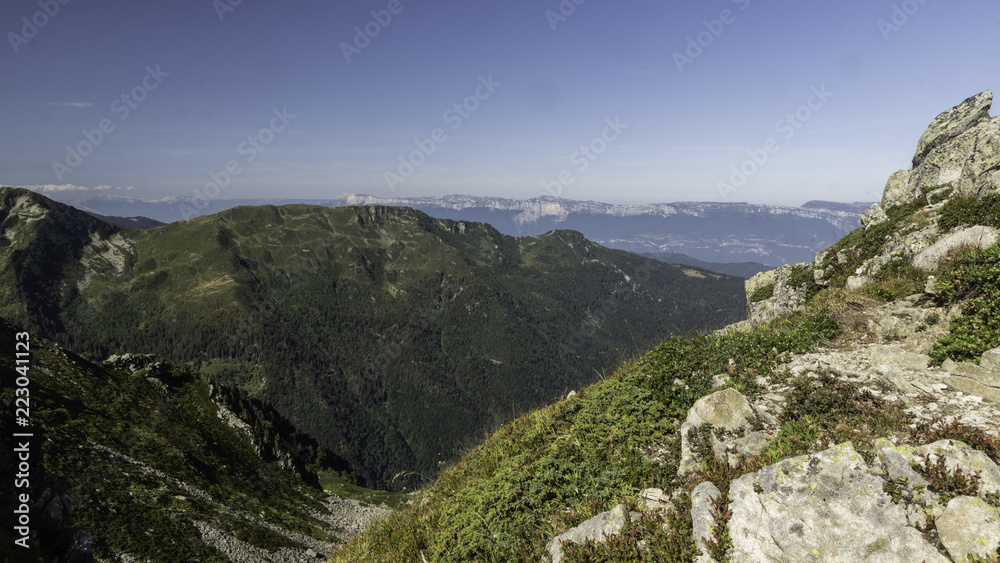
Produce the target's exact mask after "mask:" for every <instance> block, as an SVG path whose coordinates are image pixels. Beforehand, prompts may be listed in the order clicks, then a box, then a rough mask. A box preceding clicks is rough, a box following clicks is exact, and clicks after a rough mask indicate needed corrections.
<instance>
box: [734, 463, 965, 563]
mask: <svg viewBox="0 0 1000 563" xmlns="http://www.w3.org/2000/svg"><path fill="white" fill-rule="evenodd" d="M872 473H873V472H872V471H871V470H870V468H869V467H868V466H867V465H866V464H865V462H864V460H863V459H862V458H861V456H860V455H859V454H858V453H857V452H856V451H855V450H854V448H853V447H852V446H851V444H850V443H847V444H843V445H839V446H835V447H833V448H830V449H828V450H826V451H823V452H820V453H818V454H813V455H807V456H799V457H794V458H790V459H786V460H784V461H782V462H780V463H777V464H775V465H769V466H767V467H764V468H763V469H761V470H760V471H758V472H757V473H749V474H747V475H744V476H742V477H740V478H739V479H737V480H736V481H734V482H733V483H732V485H731V487H730V491H729V498H730V505H729V507H730V509H731V510H732V517H731V519H730V520H729V535H730V537H731V538H732V545H733V556H732V560H733V561H741V562H747V563H757V562H760V563H774V562H784V561H826V562H830V563H841V562H842V563H856V562H862V561H868V562H875V561H878V562H884V563H890V562H892V563H895V562H898V563H911V562H913V561H926V562H927V563H946V562H947V561H948V559H947V558H945V557H944V556H943V555H941V554H940V553H939V552H938V551H937V549H935V548H934V546H933V545H931V544H930V543H928V542H927V541H925V540H924V538H923V535H922V534H921V533H920V532H919V531H917V530H916V529H915V528H913V527H911V526H909V525H908V520H907V515H906V511H905V509H904V508H903V507H902V506H900V505H896V504H893V502H892V499H891V498H890V497H889V495H888V494H886V493H885V492H884V491H883V489H882V487H883V485H884V481H882V479H880V478H879V477H877V476H875V475H873V474H872Z"/></svg>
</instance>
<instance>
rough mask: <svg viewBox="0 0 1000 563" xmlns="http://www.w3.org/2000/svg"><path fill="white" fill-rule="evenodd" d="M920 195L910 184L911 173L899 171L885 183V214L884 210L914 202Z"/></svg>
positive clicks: (883, 203)
mask: <svg viewBox="0 0 1000 563" xmlns="http://www.w3.org/2000/svg"><path fill="white" fill-rule="evenodd" d="M918 193H919V192H917V190H916V188H914V187H913V186H912V185H911V184H910V171H909V170H899V171H898V172H896V173H895V174H893V175H892V176H889V180H888V181H887V182H886V183H885V190H884V191H883V192H882V208H883V213H885V212H884V209H888V208H890V207H892V206H894V205H900V204H903V203H909V202H911V201H913V200H914V199H916V198H917V194H918Z"/></svg>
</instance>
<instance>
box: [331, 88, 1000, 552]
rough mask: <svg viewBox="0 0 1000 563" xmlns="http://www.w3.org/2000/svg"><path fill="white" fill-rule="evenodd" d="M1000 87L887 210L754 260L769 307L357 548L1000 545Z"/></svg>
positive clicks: (759, 298) (518, 424)
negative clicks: (830, 240)
mask: <svg viewBox="0 0 1000 563" xmlns="http://www.w3.org/2000/svg"><path fill="white" fill-rule="evenodd" d="M990 99H991V95H990V93H988V92H987V93H984V94H980V95H979V96H976V97H974V98H970V100H969V101H966V102H965V103H963V104H961V105H959V106H957V107H956V108H954V109H952V110H950V111H948V112H945V113H944V114H942V115H941V116H939V117H938V118H937V119H935V120H934V122H933V123H932V124H931V126H930V127H929V129H928V132H927V133H926V134H925V135H924V136H923V137H922V139H921V141H920V143H919V147H918V150H917V154H916V156H915V158H914V166H913V168H912V169H911V170H909V171H906V172H901V173H897V174H896V175H894V176H893V178H892V179H890V181H889V184H888V185H887V188H886V196H885V197H884V198H883V201H882V203H880V204H878V205H876V206H874V207H872V208H871V209H870V210H869V211H868V212H867V213H866V220H865V224H864V227H863V228H859V229H856V230H855V231H853V232H851V233H850V234H848V235H847V236H846V237H844V238H843V239H842V240H840V241H839V242H837V243H836V244H834V245H833V246H832V247H830V248H829V249H827V250H826V251H823V252H821V253H819V254H818V255H817V256H816V257H815V258H814V259H813V260H812V261H811V262H806V263H800V264H796V265H789V266H785V267H783V268H780V269H778V270H773V271H770V272H765V273H762V274H760V275H758V276H756V277H754V278H752V279H750V280H748V281H747V283H746V288H747V297H748V301H750V302H751V318H750V320H749V321H748V322H744V323H740V324H738V325H733V326H731V327H729V328H727V329H725V330H723V331H720V332H718V333H717V334H715V335H711V336H705V337H692V338H673V339H671V340H670V341H668V342H665V343H663V344H662V345H661V346H659V347H657V348H656V349H654V350H652V351H650V352H649V353H648V354H646V355H645V356H643V357H641V358H639V359H638V360H635V361H633V362H628V363H626V364H624V365H623V366H622V367H621V368H620V369H619V370H618V371H617V372H616V373H615V374H613V375H612V376H611V377H608V378H607V379H605V380H604V381H602V382H601V383H598V384H596V385H594V386H591V387H588V388H586V389H583V390H582V391H581V392H580V393H579V394H577V393H572V394H571V397H568V398H567V399H566V400H564V401H561V402H558V403H556V404H554V405H551V406H549V407H546V408H543V409H540V410H539V411H536V412H533V413H530V414H529V415H526V416H525V417H522V418H521V419H519V420H517V421H515V422H513V423H511V424H510V425H508V426H506V427H504V428H503V429H501V430H500V431H498V432H497V433H496V434H495V435H494V436H492V437H490V438H489V439H488V440H487V441H486V443H485V444H484V445H483V446H482V447H480V448H477V449H476V450H474V451H473V452H471V453H470V454H469V455H468V456H467V457H466V458H465V459H464V460H463V461H462V462H461V463H460V464H458V465H457V466H456V467H454V468H451V469H449V470H448V471H446V472H445V473H444V475H443V476H442V478H441V479H440V480H439V481H438V482H437V483H435V484H433V485H431V486H430V487H428V489H426V490H425V491H424V492H423V493H421V498H420V501H419V502H418V503H416V504H415V506H414V508H412V509H410V510H408V511H407V512H405V513H403V514H401V515H398V516H397V517H394V518H393V519H391V520H390V521H389V522H387V523H386V524H384V525H379V526H376V527H375V528H373V529H370V530H368V531H367V532H366V533H365V534H364V535H363V536H362V537H361V538H359V540H358V541H356V542H355V543H352V544H350V545H348V547H347V548H345V550H344V551H343V552H341V553H339V554H337V555H335V560H336V561H349V560H351V558H352V557H355V558H357V557H359V555H360V554H365V555H366V556H369V557H370V558H371V559H372V560H389V558H388V557H382V556H381V555H379V554H381V553H382V551H380V550H383V549H386V550H387V549H390V548H391V547H398V546H401V545H403V546H408V547H407V548H404V549H402V550H401V551H400V552H399V554H400V556H401V557H402V558H403V559H406V560H410V559H412V560H421V559H422V558H425V557H426V560H438V559H448V560H484V561H487V560H497V561H499V560H515V559H516V560H529V559H534V560H538V559H541V560H543V561H553V562H556V561H567V560H587V561H624V560H657V561H691V560H696V561H699V562H709V561H740V562H743V561H750V562H758V561H759V562H767V563H780V562H789V563H790V562H799V561H835V562H845V563H847V562H857V561H869V562H874V561H879V562H900V563H903V562H906V563H909V562H912V561H926V562H928V563H930V562H947V561H966V560H967V559H966V557H967V556H969V555H972V556H974V557H979V558H981V559H978V560H979V561H996V557H997V556H998V555H1000V465H998V464H1000V320H998V319H1000V246H998V245H997V244H996V242H997V240H998V239H1000V236H998V232H997V229H998V228H1000V193H997V192H998V191H1000V190H998V186H997V182H996V180H997V163H996V160H995V158H996V155H997V151H996V150H995V147H996V146H997V142H998V141H1000V136H998V134H997V130H996V122H997V119H996V118H990V117H989V114H988V112H989V101H990ZM991 159H993V160H991ZM484 518H485V520H484ZM357 546H364V551H359V550H358V548H357ZM407 549H409V551H407ZM385 553H389V551H385Z"/></svg>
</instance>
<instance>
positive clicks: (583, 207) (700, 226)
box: [58, 193, 870, 267]
mask: <svg viewBox="0 0 1000 563" xmlns="http://www.w3.org/2000/svg"><path fill="white" fill-rule="evenodd" d="M58 195H59V197H60V198H63V199H62V200H61V201H64V202H66V203H69V204H71V205H74V206H76V207H78V208H80V209H83V210H86V211H90V212H92V213H97V214H102V215H109V216H120V217H134V216H145V217H149V218H152V219H155V220H158V221H162V222H173V221H179V220H183V219H187V218H190V217H194V216H197V215H200V214H203V213H217V212H219V211H222V210H225V209H228V208H231V207H235V206H238V205H250V206H255V205H284V204H290V203H306V204H309V205H321V206H326V207H330V206H350V205H383V206H405V207H410V208H413V209H418V210H420V211H423V212H425V213H427V214H428V215H430V216H432V217H439V218H444V219H452V220H456V221H475V222H484V223H489V224H491V225H493V226H494V227H495V228H496V229H497V230H498V231H500V232H501V233H504V234H508V235H512V236H534V235H540V234H544V233H546V232H548V231H550V230H553V229H571V230H577V231H579V232H581V233H583V235H584V236H585V237H587V238H588V239H590V240H592V241H594V242H597V243H598V244H601V245H602V246H605V247H608V248H617V249H620V250H627V251H629V252H635V253H668V254H669V253H674V254H683V255H686V256H688V257H691V258H693V259H695V260H700V261H704V262H709V263H713V262H714V263H741V262H754V263H761V264H764V265H767V266H772V267H775V266H781V265H783V264H787V263H794V262H799V261H802V260H807V259H809V258H810V257H811V256H813V255H815V254H816V252H818V251H819V250H820V249H822V248H826V247H827V246H829V245H831V244H833V243H834V242H835V241H837V240H838V239H840V238H841V237H842V236H844V235H845V234H846V233H848V232H850V231H851V230H853V229H855V228H856V227H857V226H858V225H859V224H860V219H861V213H862V212H863V211H864V210H865V209H867V208H868V207H869V206H870V203H834V202H826V201H810V202H807V203H805V204H803V205H802V206H801V207H786V206H776V205H760V204H748V203H659V204H647V205H613V204H607V203H597V202H592V201H573V200H567V199H556V198H551V197H547V196H543V197H539V198H534V199H528V200H517V199H506V198H498V197H478V196H465V195H451V196H442V197H417V198H404V197H375V196H369V195H354V194H343V195H340V196H338V197H336V198H333V199H328V200H321V199H313V200H291V199H215V200H196V199H193V198H191V197H188V198H175V199H170V200H163V201H146V200H142V199H139V198H122V197H95V198H89V197H86V196H84V195H79V194H77V195H71V194H70V193H60V194H58Z"/></svg>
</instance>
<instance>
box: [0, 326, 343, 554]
mask: <svg viewBox="0 0 1000 563" xmlns="http://www.w3.org/2000/svg"><path fill="white" fill-rule="evenodd" d="M15 331H20V329H15V328H13V327H12V326H11V325H10V324H8V322H7V321H6V320H4V319H0V341H2V342H4V343H5V345H4V346H3V348H2V349H0V377H2V379H3V381H4V386H3V389H2V391H0V396H2V402H3V404H4V405H9V406H10V408H11V411H12V412H11V415H13V409H14V405H15V395H16V396H17V397H18V398H19V399H21V400H22V401H20V402H19V403H18V405H17V406H19V407H25V406H26V411H25V413H26V414H27V421H28V424H27V425H26V426H17V427H15V426H14V422H15V420H14V418H13V417H12V416H9V415H8V416H4V417H0V432H2V433H3V435H4V436H8V437H9V436H12V434H13V433H15V432H18V433H29V434H31V435H30V436H28V437H24V438H15V442H14V443H11V442H9V441H8V440H5V441H4V442H3V444H0V470H2V471H3V473H4V475H8V476H11V475H14V474H15V473H23V480H22V479H20V478H19V479H17V480H15V479H5V480H4V481H3V483H0V493H2V494H0V499H2V500H0V510H3V511H4V513H5V514H13V513H14V510H15V509H16V508H17V507H18V506H19V505H18V502H15V499H18V498H19V496H20V495H22V494H25V495H27V496H28V499H29V500H28V503H27V504H28V506H30V521H29V522H28V525H27V527H28V528H29V529H30V530H31V531H32V532H33V537H32V541H31V542H30V543H31V544H32V546H31V547H30V548H24V547H21V546H15V544H14V541H13V540H14V539H15V538H12V537H11V534H12V528H10V527H8V526H5V527H4V530H3V532H2V536H3V545H4V549H8V548H9V549H11V550H12V551H11V552H10V554H11V556H12V557H13V558H12V559H10V560H11V561H37V560H42V561H50V560H53V558H55V557H59V558H60V559H59V560H61V561H70V560H72V561H87V560H93V559H90V558H89V557H90V556H91V555H93V556H97V557H99V558H102V559H103V560H109V559H111V558H113V557H116V556H117V555H118V554H123V553H124V554H129V555H131V556H133V557H138V558H139V559H140V560H150V561H229V560H230V558H229V557H226V556H224V555H223V553H222V552H220V551H219V550H217V549H216V548H214V547H212V546H211V545H209V544H210V543H211V542H207V541H205V540H204V539H203V538H204V537H205V535H206V534H209V530H215V532H212V533H213V534H219V533H224V534H226V535H228V536H230V537H232V538H236V539H238V540H239V541H241V542H245V543H246V544H248V546H250V547H249V548H246V549H259V550H266V551H269V552H276V551H277V550H280V549H286V550H290V551H288V552H287V553H289V554H291V553H299V554H305V552H306V550H307V549H309V548H315V551H317V552H320V553H324V552H329V551H330V549H332V547H333V545H332V544H333V543H335V542H337V541H340V537H341V532H340V530H338V529H337V528H336V527H335V526H333V525H332V524H331V523H330V522H329V521H326V519H325V518H324V515H328V514H329V513H330V509H329V508H328V507H327V506H326V505H325V504H324V500H325V499H326V496H327V495H326V494H324V493H323V491H322V490H321V489H320V488H319V487H318V485H317V484H316V474H315V471H317V470H323V469H337V468H338V467H339V468H343V467H344V464H343V463H342V462H338V460H336V459H334V458H332V457H331V456H329V455H328V454H325V453H323V452H322V451H320V450H319V448H318V447H317V446H316V444H315V442H311V441H309V440H308V439H307V438H305V437H303V436H301V435H298V434H297V433H296V432H295V430H294V429H293V428H291V427H290V426H289V425H288V424H287V421H284V420H283V419H282V418H281V417H280V415H278V414H277V413H275V412H274V411H273V410H272V409H268V408H267V407H263V406H259V405H258V406H257V407H256V408H255V409H253V410H254V412H253V416H252V417H248V420H250V425H246V424H245V423H238V422H234V421H235V416H234V414H233V413H232V412H231V411H230V409H229V408H226V407H225V405H227V404H228V405H229V407H230V408H231V409H232V411H236V412H237V413H239V411H240V410H243V411H244V416H246V414H245V413H246V411H247V410H248V408H252V407H251V406H250V405H249V404H248V403H247V401H245V400H244V401H240V400H238V399H236V398H235V396H234V394H233V392H232V390H227V389H224V388H220V387H219V386H218V385H217V384H213V383H212V382H210V381H209V380H208V379H207V378H206V377H205V376H202V375H199V374H196V373H193V372H191V371H190V370H188V369H186V368H184V367H181V366H175V365H171V364H167V363H164V362H162V361H160V360H158V359H157V358H155V357H149V356H147V357H137V356H131V357H125V358H121V359H119V360H118V361H116V362H113V363H107V364H104V365H98V364H93V363H90V362H88V361H87V360H85V359H83V358H81V357H80V356H77V355H76V354H73V353H72V352H68V351H66V350H64V349H62V348H60V347H59V346H57V345H55V344H53V343H51V342H49V341H46V340H44V339H41V338H39V337H37V336H35V335H28V334H27V333H24V334H22V337H21V338H18V339H17V340H15ZM14 342H23V343H26V346H23V347H20V348H18V350H19V351H20V350H26V352H24V355H22V356H18V357H19V358H27V359H29V362H28V363H27V364H23V363H21V364H18V363H17V362H16V358H15V354H14V349H15V346H14ZM25 366H27V369H26V370H25V369H24V367H25ZM18 367H21V368H22V372H23V373H22V374H23V375H25V376H26V378H27V383H28V384H27V385H26V386H21V385H20V384H18V389H20V390H15V386H14V383H15V380H16V379H17V378H18V377H19V375H22V374H19V373H17V372H16V371H15V370H16V369H17V368H18ZM119 368H120V369H119ZM22 382H24V380H22ZM25 390H26V391H25ZM227 414H228V417H227V416H226V415H227ZM19 416H21V413H19ZM227 419H228V421H229V422H227ZM275 443H277V444H278V448H275V447H274V444H275ZM295 444H301V447H298V448H289V447H288V446H292V445H295ZM14 448H18V450H19V451H17V450H14ZM287 450H291V452H292V453H293V454H295V455H294V456H292V458H291V459H288V458H289V453H288V451H287ZM15 451H17V453H15ZM24 452H27V453H26V454H25V453H24ZM275 454H279V455H282V456H284V457H285V458H286V459H287V462H286V463H285V464H284V465H285V466H286V467H289V468H288V469H281V468H280V467H279V464H278V463H274V462H269V461H265V460H266V459H267V458H270V459H272V460H274V459H276V457H277V456H276V455H275ZM24 455H28V459H27V464H26V467H27V469H25V467H21V468H20V469H19V470H18V469H16V468H17V467H18V465H17V463H19V461H18V460H24V458H23V457H22V456H24ZM307 465H308V466H309V467H308V468H307V467H306V466H307ZM292 467H298V473H296V472H295V471H293V470H292ZM310 481H311V482H312V483H313V484H311V485H310V484H309V482H310ZM13 533H14V534H15V537H20V533H17V532H13Z"/></svg>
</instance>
